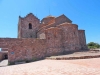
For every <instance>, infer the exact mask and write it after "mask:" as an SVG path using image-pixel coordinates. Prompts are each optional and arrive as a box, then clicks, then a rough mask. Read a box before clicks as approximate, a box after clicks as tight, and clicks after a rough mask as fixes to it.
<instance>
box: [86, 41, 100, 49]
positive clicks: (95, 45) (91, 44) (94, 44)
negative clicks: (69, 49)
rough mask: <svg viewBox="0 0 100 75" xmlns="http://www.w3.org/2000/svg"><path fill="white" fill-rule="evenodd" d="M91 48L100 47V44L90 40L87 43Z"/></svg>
mask: <svg viewBox="0 0 100 75" xmlns="http://www.w3.org/2000/svg"><path fill="white" fill-rule="evenodd" d="M87 46H88V48H89V49H96V48H100V44H98V43H94V42H90V43H88V44H87Z"/></svg>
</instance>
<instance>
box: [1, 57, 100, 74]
mask: <svg viewBox="0 0 100 75" xmlns="http://www.w3.org/2000/svg"><path fill="white" fill-rule="evenodd" d="M0 75H100V58H93V59H79V60H41V61H36V62H32V63H27V64H20V65H14V66H7V67H0Z"/></svg>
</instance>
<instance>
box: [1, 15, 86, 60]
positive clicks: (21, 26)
mask: <svg viewBox="0 0 100 75" xmlns="http://www.w3.org/2000/svg"><path fill="white" fill-rule="evenodd" d="M0 48H8V60H9V62H16V61H22V60H23V61H25V60H37V59H41V58H44V57H46V56H52V55H59V54H62V53H66V52H70V51H71V52H72V51H79V50H80V49H86V48H87V46H86V38H85V31H84V30H78V25H76V24H72V21H71V20H70V19H69V18H67V17H66V16H65V15H61V16H59V17H53V16H48V17H45V18H43V19H42V20H41V21H40V20H39V19H38V18H37V17H36V16H34V15H33V14H32V13H30V14H28V15H27V16H26V17H24V18H22V17H20V16H19V22H18V38H0Z"/></svg>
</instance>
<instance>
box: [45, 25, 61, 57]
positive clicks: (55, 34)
mask: <svg viewBox="0 0 100 75" xmlns="http://www.w3.org/2000/svg"><path fill="white" fill-rule="evenodd" d="M61 34H62V30H61V29H60V28H57V27H51V28H48V29H46V30H45V35H46V41H47V43H46V46H47V56H52V55H59V54H62V53H63V48H62V35H61Z"/></svg>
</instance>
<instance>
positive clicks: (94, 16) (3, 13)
mask: <svg viewBox="0 0 100 75" xmlns="http://www.w3.org/2000/svg"><path fill="white" fill-rule="evenodd" d="M49 9H50V12H49ZM30 12H32V13H33V14H34V15H36V16H37V17H38V18H39V19H42V18H43V17H46V16H48V15H53V16H59V15H61V14H65V15H66V16H67V17H68V18H70V19H71V20H72V21H73V23H74V24H77V25H78V26H79V29H84V30H85V32H86V41H87V43H89V42H97V43H100V0H0V37H11V38H16V37H17V33H18V31H17V28H18V17H19V15H21V16H22V17H24V16H26V15H27V14H28V13H30Z"/></svg>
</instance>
